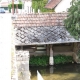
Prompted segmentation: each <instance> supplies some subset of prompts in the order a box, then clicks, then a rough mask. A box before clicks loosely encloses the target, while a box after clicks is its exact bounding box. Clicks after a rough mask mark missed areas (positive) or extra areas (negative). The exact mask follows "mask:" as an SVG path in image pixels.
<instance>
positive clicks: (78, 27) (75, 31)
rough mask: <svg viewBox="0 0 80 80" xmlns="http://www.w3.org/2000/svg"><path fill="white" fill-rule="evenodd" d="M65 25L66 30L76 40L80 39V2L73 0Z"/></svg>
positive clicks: (79, 0)
mask: <svg viewBox="0 0 80 80" xmlns="http://www.w3.org/2000/svg"><path fill="white" fill-rule="evenodd" d="M64 24H65V26H66V29H67V30H68V31H69V32H70V34H71V35H72V36H74V38H75V39H79V38H80V0H72V2H71V7H70V8H69V9H68V15H67V19H65V20H64Z"/></svg>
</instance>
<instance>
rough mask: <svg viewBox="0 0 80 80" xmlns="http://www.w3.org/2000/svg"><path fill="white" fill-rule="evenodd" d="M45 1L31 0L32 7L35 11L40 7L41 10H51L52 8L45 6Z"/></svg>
mask: <svg viewBox="0 0 80 80" xmlns="http://www.w3.org/2000/svg"><path fill="white" fill-rule="evenodd" d="M47 1H48V0H32V8H33V9H34V10H35V12H38V9H40V11H41V12H53V11H54V10H51V9H46V8H45V5H46V4H47Z"/></svg>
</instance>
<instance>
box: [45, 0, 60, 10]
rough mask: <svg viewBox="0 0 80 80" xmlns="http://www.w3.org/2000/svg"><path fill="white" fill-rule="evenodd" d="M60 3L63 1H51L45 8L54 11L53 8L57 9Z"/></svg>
mask: <svg viewBox="0 0 80 80" xmlns="http://www.w3.org/2000/svg"><path fill="white" fill-rule="evenodd" d="M60 2H61V0H51V1H50V2H49V3H48V4H46V6H45V8H48V9H53V8H55V7H56V6H57V5H58V4H59V3H60Z"/></svg>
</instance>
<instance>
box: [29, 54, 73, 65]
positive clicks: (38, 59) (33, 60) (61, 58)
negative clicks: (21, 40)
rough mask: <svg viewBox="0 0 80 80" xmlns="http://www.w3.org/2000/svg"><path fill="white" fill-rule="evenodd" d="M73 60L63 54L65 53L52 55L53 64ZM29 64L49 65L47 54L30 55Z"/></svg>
mask: <svg viewBox="0 0 80 80" xmlns="http://www.w3.org/2000/svg"><path fill="white" fill-rule="evenodd" d="M69 62H73V58H72V56H65V55H57V56H54V64H60V63H62V64H64V63H69ZM29 64H30V65H31V66H47V65H49V56H46V55H45V56H32V57H30V61H29Z"/></svg>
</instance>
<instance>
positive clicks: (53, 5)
mask: <svg viewBox="0 0 80 80" xmlns="http://www.w3.org/2000/svg"><path fill="white" fill-rule="evenodd" d="M71 1H72V0H49V1H48V3H47V4H46V6H45V8H48V9H54V11H55V12H67V9H68V8H70V6H71V5H70V4H71Z"/></svg>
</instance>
